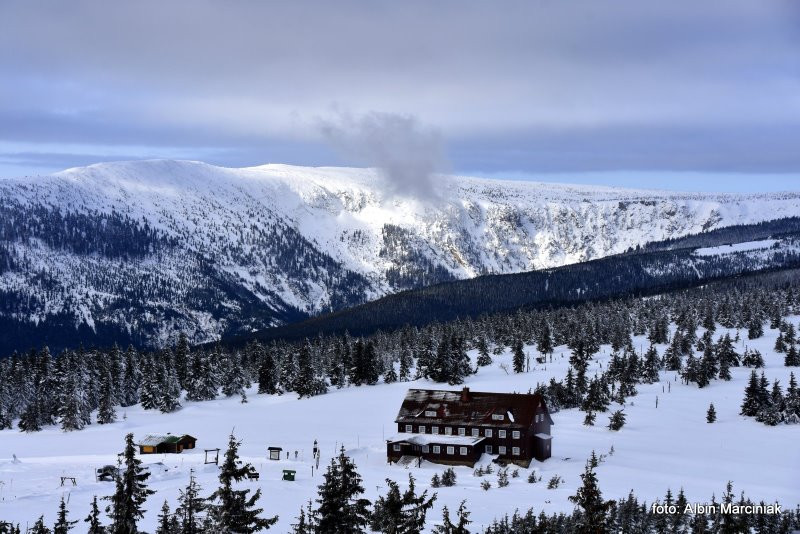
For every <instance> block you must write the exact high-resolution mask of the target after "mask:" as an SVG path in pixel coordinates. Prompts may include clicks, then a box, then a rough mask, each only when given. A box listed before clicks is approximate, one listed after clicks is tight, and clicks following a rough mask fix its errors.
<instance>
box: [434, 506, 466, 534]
mask: <svg viewBox="0 0 800 534" xmlns="http://www.w3.org/2000/svg"><path fill="white" fill-rule="evenodd" d="M466 502H467V501H461V504H460V505H459V507H458V510H457V511H456V519H457V521H456V522H455V523H453V522H452V520H451V519H450V510H448V509H447V506H445V507H443V508H442V524H441V525H436V526H435V527H434V528H433V532H434V533H435V534H469V532H470V531H469V529H468V528H467V525H469V524H470V523H472V521H470V520H469V515H470V513H469V511H468V510H467V506H466Z"/></svg>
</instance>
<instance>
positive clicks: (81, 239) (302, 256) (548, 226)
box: [0, 160, 800, 348]
mask: <svg viewBox="0 0 800 534" xmlns="http://www.w3.org/2000/svg"><path fill="white" fill-rule="evenodd" d="M434 178H435V179H436V180H437V186H438V188H439V191H440V199H438V200H437V201H436V202H433V201H429V200H427V199H425V200H422V201H420V200H417V199H414V198H411V197H407V196H402V195H398V194H396V193H394V192H393V189H392V187H391V184H388V185H387V184H386V183H385V178H383V177H382V176H381V173H380V172H379V171H378V170H376V169H357V168H339V167H317V168H314V167H295V166H289V165H282V164H269V165H263V166H257V167H246V168H241V169H234V168H222V167H215V166H213V165H209V164H205V163H202V162H186V161H174V160H149V161H133V162H116V163H100V164H95V165H92V166H89V167H79V168H73V169H68V170H66V171H62V172H60V173H55V174H53V175H48V176H44V177H37V178H30V177H29V178H22V179H8V178H7V179H3V180H0V208H2V209H3V210H4V214H5V219H6V220H7V221H13V222H12V223H8V222H7V224H6V227H5V229H4V230H3V231H2V233H1V234H0V294H2V296H3V299H2V300H3V301H4V304H3V306H2V307H0V326H3V327H4V328H6V329H9V328H10V329H12V331H14V332H16V333H14V334H9V335H8V336H7V337H6V339H5V340H0V343H2V344H3V345H4V346H5V347H6V348H12V347H13V348H17V347H19V346H21V345H19V343H17V342H15V341H14V340H15V339H17V340H18V338H20V337H23V336H32V335H39V336H40V335H44V334H43V332H45V330H47V331H49V332H50V333H49V334H47V336H45V337H47V338H48V339H50V340H51V342H52V343H53V345H54V346H58V343H57V338H58V336H59V334H58V332H57V331H56V330H57V329H56V328H55V327H53V328H50V327H49V326H48V324H50V325H55V324H56V323H57V324H58V325H59V328H65V327H66V328H70V327H72V328H73V329H74V330H76V331H77V330H81V331H82V332H83V333H82V334H81V335H80V336H77V334H75V332H71V333H70V336H69V337H70V338H72V339H74V338H76V336H77V337H80V338H85V339H86V340H87V342H106V343H107V342H109V341H111V340H117V341H119V342H121V343H127V342H133V343H135V344H137V345H146V346H160V345H163V344H166V343H169V342H171V341H174V339H175V337H176V336H177V335H178V332H180V331H188V332H189V334H190V337H191V339H192V340H193V341H195V342H207V341H213V340H215V339H219V338H220V337H221V336H223V335H231V334H236V333H245V332H249V331H254V330H259V329H262V328H265V327H269V326H276V325H280V324H286V323H288V322H292V321H296V320H299V319H302V318H305V317H309V316H313V315H316V314H319V313H324V312H329V311H335V310H339V309H343V308H347V307H350V306H353V305H357V304H361V303H363V302H366V301H369V300H374V299H376V298H379V297H381V296H384V295H387V294H392V293H395V292H398V291H402V290H405V289H413V288H418V287H425V286H428V285H431V284H435V283H439V282H445V281H451V280H459V279H465V278H472V277H475V276H479V275H483V274H492V273H495V274H502V273H517V272H525V271H530V270H534V269H543V268H544V269H546V268H552V267H558V266H561V265H567V264H573V263H578V262H582V261H587V260H591V259H596V258H602V257H605V256H608V255H611V254H618V253H622V252H625V251H626V250H628V249H630V248H634V247H636V246H637V245H643V244H644V243H647V242H651V241H661V240H664V239H670V238H675V237H680V236H683V235H686V234H690V233H698V232H702V231H705V230H708V229H713V228H719V227H724V226H731V225H736V224H746V223H754V222H760V221H763V220H767V219H775V218H779V217H785V216H793V215H797V214H800V193H796V192H786V193H769V194H744V195H743V194H726V193H721V194H704V193H679V192H665V191H651V190H631V189H619V188H612V187H595V186H590V187H587V186H574V185H562V184H542V183H532V182H519V181H498V180H492V179H481V178H470V177H456V176H449V175H437V176H435V177H434ZM53 233H55V234H57V235H58V238H54V237H52V234H53ZM128 249H130V250H128ZM4 258H5V259H4ZM4 262H5V263H4ZM4 265H5V267H4ZM43 329H44V330H43ZM48 329H49V330H48ZM101 331H107V333H106V334H103V335H100V334H99V332H101ZM28 344H29V342H28Z"/></svg>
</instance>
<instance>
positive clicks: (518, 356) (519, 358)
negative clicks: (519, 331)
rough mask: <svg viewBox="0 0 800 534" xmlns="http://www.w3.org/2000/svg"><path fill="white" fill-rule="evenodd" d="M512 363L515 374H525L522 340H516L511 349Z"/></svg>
mask: <svg viewBox="0 0 800 534" xmlns="http://www.w3.org/2000/svg"><path fill="white" fill-rule="evenodd" d="M511 353H512V356H513V357H512V362H513V366H514V372H515V373H523V372H525V351H523V346H522V340H521V339H516V340H514V343H513V345H512V347H511Z"/></svg>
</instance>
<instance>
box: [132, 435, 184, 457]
mask: <svg viewBox="0 0 800 534" xmlns="http://www.w3.org/2000/svg"><path fill="white" fill-rule="evenodd" d="M196 444H197V438H194V437H192V436H190V435H188V434H184V435H183V436H174V435H172V434H166V435H159V434H148V435H147V436H145V437H144V439H143V440H142V441H140V442H139V453H140V454H162V453H171V454H179V453H181V452H183V451H184V449H194V448H195V445H196Z"/></svg>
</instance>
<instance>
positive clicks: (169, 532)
mask: <svg viewBox="0 0 800 534" xmlns="http://www.w3.org/2000/svg"><path fill="white" fill-rule="evenodd" d="M156 534H181V530H180V525H179V524H178V519H177V518H176V517H175V516H174V515H172V513H170V510H169V503H167V501H166V500H165V501H164V504H163V505H162V506H161V513H160V514H159V515H158V526H157V527H156Z"/></svg>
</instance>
